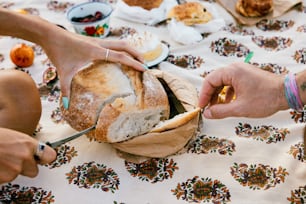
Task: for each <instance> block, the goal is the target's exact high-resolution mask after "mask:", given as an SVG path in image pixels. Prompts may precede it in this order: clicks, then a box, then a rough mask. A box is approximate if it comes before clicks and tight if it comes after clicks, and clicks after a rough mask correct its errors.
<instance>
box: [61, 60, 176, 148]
mask: <svg viewBox="0 0 306 204" xmlns="http://www.w3.org/2000/svg"><path fill="white" fill-rule="evenodd" d="M169 111H170V109H169V102H168V97H167V94H166V92H165V90H164V89H163V87H162V85H161V83H160V82H159V81H158V79H157V78H156V77H155V76H154V75H152V74H150V73H149V72H144V73H142V72H139V71H136V70H134V69H132V68H129V67H126V66H122V65H119V64H115V63H106V62H102V61H101V62H96V63H94V64H92V65H91V66H89V67H88V68H85V69H83V70H82V71H80V72H79V73H77V74H76V75H75V76H74V78H73V79H72V82H71V94H70V103H69V108H68V109H67V110H65V109H63V108H62V112H63V116H64V119H65V120H66V121H67V122H68V123H69V124H70V126H71V127H73V128H74V129H76V130H78V131H80V130H84V129H86V128H88V127H90V126H92V125H94V124H95V123H96V121H97V126H96V129H95V130H94V131H91V132H90V133H88V134H87V136H89V137H90V138H93V139H94V140H96V141H100V142H108V143H114V142H120V141H125V140H128V139H131V138H133V137H135V136H138V135H142V134H145V133H147V132H149V131H150V130H151V129H152V128H153V127H154V126H155V125H157V124H158V123H159V122H160V121H163V120H166V119H168V117H169Z"/></svg>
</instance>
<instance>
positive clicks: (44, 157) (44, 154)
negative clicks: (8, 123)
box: [34, 141, 57, 165]
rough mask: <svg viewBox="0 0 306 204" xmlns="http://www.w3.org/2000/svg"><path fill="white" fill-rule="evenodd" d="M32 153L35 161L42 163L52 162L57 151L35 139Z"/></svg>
mask: <svg viewBox="0 0 306 204" xmlns="http://www.w3.org/2000/svg"><path fill="white" fill-rule="evenodd" d="M34 155H35V159H36V161H37V163H39V164H41V165H44V164H49V163H51V162H53V161H54V160H55V159H56V156H57V152H56V151H55V150H54V149H53V148H51V147H49V146H48V145H46V144H44V143H41V142H39V141H37V142H36V149H35V153H34Z"/></svg>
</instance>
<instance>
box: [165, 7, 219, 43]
mask: <svg viewBox="0 0 306 204" xmlns="http://www.w3.org/2000/svg"><path fill="white" fill-rule="evenodd" d="M200 3H201V4H203V6H204V7H205V8H206V9H207V11H208V12H210V13H211V15H212V20H210V21H209V22H207V23H203V24H196V25H193V26H186V25H185V24H183V23H181V22H178V21H176V20H174V19H172V20H171V21H170V22H169V23H168V30H169V33H170V36H171V37H172V39H173V40H175V41H176V42H178V43H181V44H184V45H190V44H195V43H197V42H199V41H201V40H202V39H203V37H202V35H201V34H202V33H213V32H217V31H218V30H220V29H221V28H222V27H224V26H225V20H224V19H223V18H222V17H221V16H220V14H219V13H218V11H217V9H216V8H215V7H214V5H213V4H212V3H206V2H200Z"/></svg>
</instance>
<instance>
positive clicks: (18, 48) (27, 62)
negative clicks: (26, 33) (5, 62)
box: [10, 43, 35, 68]
mask: <svg viewBox="0 0 306 204" xmlns="http://www.w3.org/2000/svg"><path fill="white" fill-rule="evenodd" d="M34 56H35V55H34V50H33V48H32V47H31V46H29V45H26V44H24V43H19V44H16V45H15V46H14V47H13V48H12V49H11V51H10V58H11V60H12V62H13V63H14V64H15V65H17V66H18V67H22V68H26V67H29V66H31V65H32V64H33V62H34Z"/></svg>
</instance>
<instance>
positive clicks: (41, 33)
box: [0, 7, 59, 45]
mask: <svg viewBox="0 0 306 204" xmlns="http://www.w3.org/2000/svg"><path fill="white" fill-rule="evenodd" d="M0 22H1V24H0V35H4V36H12V37H16V38H21V39H24V40H27V41H30V42H33V43H36V44H39V45H41V44H42V43H43V40H44V39H46V36H48V35H52V33H55V32H56V30H58V29H59V28H57V26H56V25H53V24H52V23H49V22H48V21H46V20H44V19H42V18H40V17H38V16H32V15H25V14H19V13H17V12H14V11H10V10H8V9H4V8H1V7H0Z"/></svg>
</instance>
